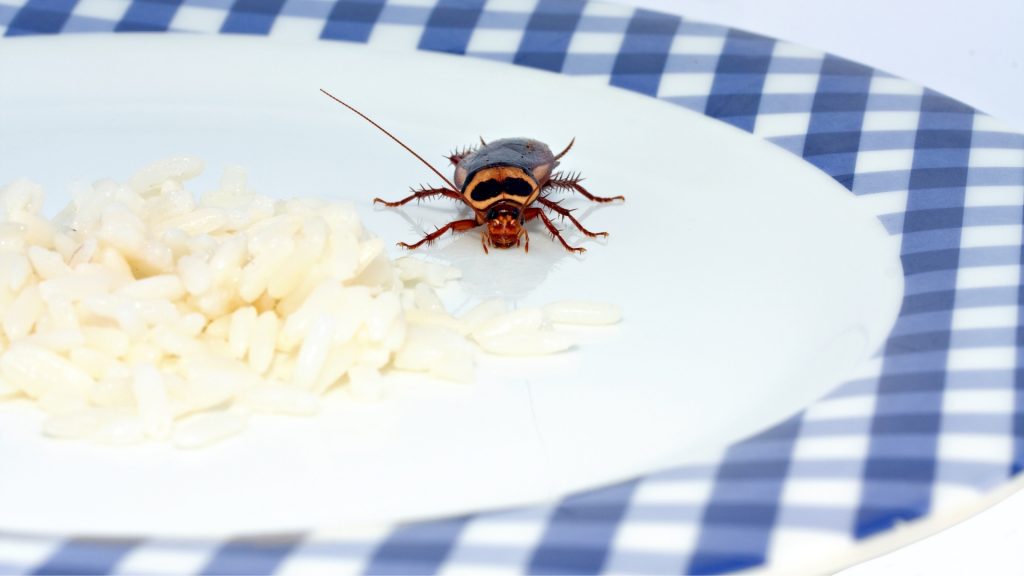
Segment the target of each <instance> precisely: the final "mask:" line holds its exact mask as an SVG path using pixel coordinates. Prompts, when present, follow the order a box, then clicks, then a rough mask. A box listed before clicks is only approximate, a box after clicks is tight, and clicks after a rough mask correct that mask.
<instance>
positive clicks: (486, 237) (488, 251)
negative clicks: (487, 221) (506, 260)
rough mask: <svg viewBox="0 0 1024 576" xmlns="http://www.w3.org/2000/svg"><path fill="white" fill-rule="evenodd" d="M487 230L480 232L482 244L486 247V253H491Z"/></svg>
mask: <svg viewBox="0 0 1024 576" xmlns="http://www.w3.org/2000/svg"><path fill="white" fill-rule="evenodd" d="M487 239H488V236H487V232H481V233H480V245H481V246H483V247H484V254H490V253H491V251H490V250H488V249H487Z"/></svg>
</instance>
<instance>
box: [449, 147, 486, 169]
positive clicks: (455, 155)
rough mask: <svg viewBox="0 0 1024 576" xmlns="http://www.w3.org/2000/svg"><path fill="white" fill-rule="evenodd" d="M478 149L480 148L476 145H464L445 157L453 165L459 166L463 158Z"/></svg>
mask: <svg viewBox="0 0 1024 576" xmlns="http://www.w3.org/2000/svg"><path fill="white" fill-rule="evenodd" d="M477 149H478V148H477V147H476V146H463V147H462V148H456V149H454V150H452V152H451V154H449V155H447V156H445V158H447V159H448V162H450V163H451V165H452V166H458V165H459V162H462V159H463V158H465V157H466V156H469V155H470V154H472V153H474V152H476V151H477Z"/></svg>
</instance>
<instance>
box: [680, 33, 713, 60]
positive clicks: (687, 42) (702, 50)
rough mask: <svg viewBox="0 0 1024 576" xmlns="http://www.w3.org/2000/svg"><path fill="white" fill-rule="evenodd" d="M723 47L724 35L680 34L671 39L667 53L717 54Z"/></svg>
mask: <svg viewBox="0 0 1024 576" xmlns="http://www.w3.org/2000/svg"><path fill="white" fill-rule="evenodd" d="M724 48H725V36H691V35H687V34H681V35H678V36H676V37H675V38H673V39H672V46H671V47H670V48H669V54H673V55H677V56H679V55H691V56H692V55H704V56H717V55H719V54H721V53H722V50H723V49H724Z"/></svg>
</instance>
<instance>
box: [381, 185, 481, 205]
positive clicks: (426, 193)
mask: <svg viewBox="0 0 1024 576" xmlns="http://www.w3.org/2000/svg"><path fill="white" fill-rule="evenodd" d="M410 191H411V192H412V194H410V195H408V196H406V197H405V198H402V199H401V200H396V201H394V202H388V201H387V200H384V199H383V198H374V199H373V203H374V204H383V205H385V206H387V207H389V208H396V207H398V206H402V205H404V204H408V203H409V202H412V201H413V200H417V201H419V200H423V199H430V198H437V197H438V196H444V197H446V198H451V199H452V200H456V201H458V202H465V201H466V200H465V199H464V198H463V197H462V194H459V193H458V192H456V191H455V190H452V189H450V188H430V187H427V186H424V185H422V184H421V185H420V187H419V188H410Z"/></svg>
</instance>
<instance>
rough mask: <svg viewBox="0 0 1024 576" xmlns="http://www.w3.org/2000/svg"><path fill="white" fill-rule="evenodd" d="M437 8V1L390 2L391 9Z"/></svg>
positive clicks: (408, 0)
mask: <svg viewBox="0 0 1024 576" xmlns="http://www.w3.org/2000/svg"><path fill="white" fill-rule="evenodd" d="M435 6H437V0H395V1H393V2H388V7H389V8H397V7H402V8H405V7H410V8H434V7H435Z"/></svg>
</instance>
